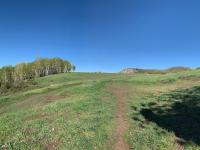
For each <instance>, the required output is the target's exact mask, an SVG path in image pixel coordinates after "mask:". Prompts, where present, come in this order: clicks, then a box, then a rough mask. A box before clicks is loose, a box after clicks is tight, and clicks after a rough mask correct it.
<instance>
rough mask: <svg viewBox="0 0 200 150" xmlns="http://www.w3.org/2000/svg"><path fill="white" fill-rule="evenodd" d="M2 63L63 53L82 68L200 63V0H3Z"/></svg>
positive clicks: (0, 19)
mask: <svg viewBox="0 0 200 150" xmlns="http://www.w3.org/2000/svg"><path fill="white" fill-rule="evenodd" d="M0 51H1V55H0V66H3V65H7V64H16V63H18V62H23V61H32V60H34V59H35V58H37V57H54V56H58V57H62V58H64V59H68V60H70V61H72V62H73V63H74V64H75V65H76V66H77V71H107V72H115V71H119V70H121V69H122V68H124V67H142V68H166V67H171V66H180V65H182V66H189V67H197V66H200V59H199V57H200V1H199V0H196V1H195V0H187V1H186V0H1V1H0Z"/></svg>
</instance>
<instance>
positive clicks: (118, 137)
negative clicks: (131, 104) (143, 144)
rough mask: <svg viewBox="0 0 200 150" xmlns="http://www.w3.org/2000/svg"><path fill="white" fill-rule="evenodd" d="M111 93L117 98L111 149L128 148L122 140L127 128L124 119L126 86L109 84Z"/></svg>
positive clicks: (124, 149) (127, 149) (122, 149)
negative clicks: (113, 137) (115, 124)
mask: <svg viewBox="0 0 200 150" xmlns="http://www.w3.org/2000/svg"><path fill="white" fill-rule="evenodd" d="M109 89H110V90H111V92H112V94H113V95H114V96H115V97H116V99H117V111H116V123H117V126H116V129H115V133H114V136H115V143H114V145H113V147H112V148H113V150H129V146H128V144H127V143H126V141H125V140H124V134H125V132H126V130H127V129H128V122H127V121H126V119H125V112H126V110H127V101H126V100H127V94H128V92H127V90H126V89H127V87H124V86H123V87H121V86H118V85H114V84H111V85H110V86H109Z"/></svg>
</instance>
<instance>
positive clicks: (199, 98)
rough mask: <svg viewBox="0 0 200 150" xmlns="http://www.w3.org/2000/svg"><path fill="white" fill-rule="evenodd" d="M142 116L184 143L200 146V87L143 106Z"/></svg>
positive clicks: (159, 98)
mask: <svg viewBox="0 0 200 150" xmlns="http://www.w3.org/2000/svg"><path fill="white" fill-rule="evenodd" d="M140 114H142V115H143V116H144V117H145V119H146V120H147V121H151V122H154V123H156V124H157V125H158V126H160V127H161V128H163V129H166V130H167V131H171V132H174V133H175V135H176V136H177V137H179V138H181V139H182V140H183V141H184V142H189V141H192V142H194V143H196V144H197V145H200V87H193V88H191V89H184V90H177V91H174V92H171V93H168V94H165V95H162V96H159V97H157V98H156V103H152V102H151V103H149V104H147V105H146V106H145V107H144V106H143V107H142V109H141V110H140ZM182 144H184V143H182Z"/></svg>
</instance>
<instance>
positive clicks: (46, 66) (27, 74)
mask: <svg viewBox="0 0 200 150" xmlns="http://www.w3.org/2000/svg"><path fill="white" fill-rule="evenodd" d="M74 70H75V66H74V65H73V64H71V63H70V62H69V61H67V60H63V59H61V58H57V57H56V58H52V59H48V58H39V59H36V60H35V61H33V62H31V63H20V64H17V65H15V66H4V67H2V68H0V89H4V90H5V89H9V88H12V87H14V86H17V85H18V84H19V83H21V82H23V81H28V80H31V79H34V78H35V77H44V76H48V75H52V74H59V73H66V72H70V71H74Z"/></svg>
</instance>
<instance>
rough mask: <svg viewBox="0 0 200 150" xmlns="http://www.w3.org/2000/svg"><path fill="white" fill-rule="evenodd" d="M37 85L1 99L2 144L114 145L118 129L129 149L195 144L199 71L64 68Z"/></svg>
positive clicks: (78, 148)
mask: <svg viewBox="0 0 200 150" xmlns="http://www.w3.org/2000/svg"><path fill="white" fill-rule="evenodd" d="M36 82H37V86H35V87H34V88H32V89H27V90H24V91H21V92H17V93H11V94H9V95H4V96H3V95H2V96H0V147H1V149H20V150H23V149H24V150H27V149H50V150H52V149H63V150H66V149H69V150H95V149H97V150H104V149H116V148H115V147H116V146H117V142H116V141H118V140H119V142H120V140H123V139H121V138H120V137H118V135H117V133H118V132H119V129H118V128H121V127H123V128H124V130H123V131H121V130H120V131H121V132H124V136H123V137H122V138H124V141H125V142H126V143H127V144H128V146H129V148H132V149H136V150H148V149H152V150H155V149H159V150H162V149H163V150H173V149H183V148H184V149H200V136H199V132H200V130H199V129H198V128H199V126H200V120H199V115H200V108H199V106H200V103H199V100H200V95H199V92H200V90H199V89H200V87H198V86H200V70H193V71H185V72H181V73H168V74H142V73H141V74H140V73H139V74H134V75H131V74H103V73H67V74H59V75H51V76H47V77H42V78H36ZM122 100H123V101H122ZM122 103H123V104H122ZM122 106H123V108H121V107H122ZM121 110H122V111H123V113H124V115H123V114H122V113H121V114H119V112H120V111H121ZM118 115H120V116H121V119H123V118H125V121H123V120H120V117H119V116H118ZM117 118H118V119H117ZM122 143H123V141H122Z"/></svg>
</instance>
